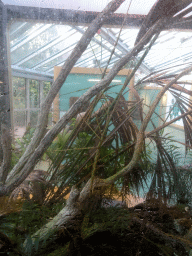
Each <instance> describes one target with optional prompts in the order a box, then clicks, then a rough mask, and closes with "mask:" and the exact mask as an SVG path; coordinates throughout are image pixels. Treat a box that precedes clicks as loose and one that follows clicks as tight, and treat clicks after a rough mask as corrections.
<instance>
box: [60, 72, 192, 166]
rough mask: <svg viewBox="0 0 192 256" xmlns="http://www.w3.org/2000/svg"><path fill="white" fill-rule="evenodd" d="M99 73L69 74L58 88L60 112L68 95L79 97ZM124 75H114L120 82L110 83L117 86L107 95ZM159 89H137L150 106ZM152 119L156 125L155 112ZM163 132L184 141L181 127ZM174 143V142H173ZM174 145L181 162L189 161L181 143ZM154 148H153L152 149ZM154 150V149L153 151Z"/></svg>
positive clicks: (126, 96) (157, 122) (161, 113)
mask: <svg viewBox="0 0 192 256" xmlns="http://www.w3.org/2000/svg"><path fill="white" fill-rule="evenodd" d="M100 78H101V76H100V75H93V74H91V75H88V74H70V75H69V76H68V78H67V80H66V82H65V85H64V86H62V88H61V90H60V113H61V116H62V114H63V113H64V112H65V111H67V110H68V109H69V98H70V97H80V96H81V95H82V94H83V93H84V92H86V91H87V90H88V89H89V88H90V87H92V86H93V85H95V84H96V83H97V82H91V81H89V79H100ZM125 78H126V77H125V76H116V77H115V78H114V80H121V81H122V82H121V83H115V82H114V83H112V84H116V85H117V84H118V86H115V87H113V88H112V89H110V91H108V93H109V95H111V96H113V97H115V96H116V94H117V93H118V92H119V90H120V89H121V87H122V84H123V82H124V81H125ZM158 92H159V90H158V89H156V90H155V89H153V90H151V89H141V90H139V94H140V96H141V98H143V99H144V103H145V104H146V105H148V106H150V105H151V104H152V102H153V100H154V99H155V97H156V96H157V94H158ZM124 96H125V99H128V92H127V93H126V94H125V95H124ZM161 104H162V103H161V102H160V103H159V104H158V106H157V107H156V110H155V111H156V113H157V114H158V115H161V116H162V117H163V111H165V108H164V109H162V108H161ZM148 109H149V108H148V107H147V106H144V112H145V113H147V111H148ZM152 121H153V122H154V124H155V126H158V125H159V124H160V123H159V117H157V115H156V114H153V116H152ZM135 123H136V125H137V126H138V127H139V126H140V122H139V121H137V120H135ZM151 130H153V126H152V124H151V123H149V125H148V126H147V131H151ZM165 133H169V134H170V135H172V136H173V137H175V139H176V140H179V141H180V142H182V143H184V132H183V131H182V129H176V128H173V127H167V128H166V129H165ZM173 144H174V143H173ZM175 145H177V146H179V147H180V149H181V155H182V157H181V163H180V164H183V163H184V162H186V163H189V162H191V157H187V159H185V150H184V146H181V144H178V143H175ZM153 150H154V149H153ZM154 152H155V151H154Z"/></svg>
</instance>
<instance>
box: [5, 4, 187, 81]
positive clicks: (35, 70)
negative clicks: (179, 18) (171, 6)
mask: <svg viewBox="0 0 192 256" xmlns="http://www.w3.org/2000/svg"><path fill="white" fill-rule="evenodd" d="M3 2H4V4H7V6H8V8H9V9H10V10H15V9H14V8H15V6H12V5H14V4H16V5H22V6H30V7H34V8H39V10H43V9H41V8H44V7H45V8H53V7H54V8H56V9H62V11H66V12H67V10H68V12H69V9H70V10H75V11H78V12H79V11H85V10H86V12H87V11H88V12H89V11H90V12H98V11H101V10H102V9H103V8H104V7H105V5H106V4H107V3H109V2H110V1H109V0H103V1H88V0H71V1H66V0H50V1H43V0H42V1H40V0H3ZM155 2H156V0H150V1H147V2H146V1H144V0H133V1H132V2H131V5H130V9H129V14H130V15H132V14H135V15H137V18H138V17H139V16H140V17H142V20H143V17H144V16H142V15H146V14H147V13H148V12H149V10H150V8H151V7H152V5H153V4H154V3H155ZM129 4H130V1H125V2H124V3H123V4H122V6H121V7H120V8H119V10H118V11H117V13H126V12H127V10H128V7H129ZM9 5H10V6H9ZM18 8H19V9H21V11H22V8H24V7H21V6H20V7H18ZM17 10H18V9H17ZM36 10H37V9H36ZM69 13H70V12H69ZM36 15H38V14H36ZM132 16H133V15H132ZM18 17H20V16H18ZM142 20H141V19H140V21H139V22H140V24H141V21H142ZM135 24H136V23H134V25H133V26H132V27H131V26H130V27H127V26H126V27H125V28H123V30H122V32H121V34H120V38H119V40H118V44H117V47H116V50H115V52H114V54H113V57H112V59H111V62H110V65H109V67H112V65H113V64H114V63H115V62H116V61H117V60H118V59H119V58H121V57H123V56H124V55H125V54H126V53H128V52H129V51H130V49H131V48H132V47H133V45H134V41H135V38H136V35H137V33H138V30H139V28H138V27H139V25H138V26H137V25H135ZM85 25H87V24H85ZM191 28H192V26H191ZM85 30H86V26H82V25H81V26H79V24H75V23H74V24H70V23H67V24H66V25H65V22H62V24H55V23H51V22H49V23H47V22H46V23H42V22H41V23H40V22H37V23H35V22H34V21H33V22H31V21H24V20H22V21H21V20H18V19H15V20H12V23H11V25H10V27H9V38H10V53H11V65H12V70H13V75H16V76H21V74H23V75H25V76H27V75H28V76H34V75H35V76H37V77H41V79H44V80H52V79H53V69H54V66H61V65H62V64H63V63H64V62H65V60H66V59H67V57H68V56H69V55H70V53H71V51H72V49H73V48H74V47H75V45H76V43H77V42H78V40H79V39H80V38H81V36H82V34H83V33H84V31H85ZM119 32H120V27H119V28H118V27H115V26H110V27H109V26H105V27H103V28H101V29H100V30H99V31H98V34H96V35H95V37H94V38H93V39H92V41H91V44H90V45H89V46H88V48H87V50H86V51H85V52H84V54H83V55H82V57H81V58H80V59H79V60H78V62H77V63H76V65H75V66H79V67H105V66H106V63H107V61H108V59H109V56H110V54H111V52H112V51H113V48H114V44H115V42H116V40H117V38H118V35H119ZM191 47H192V30H189V29H188V30H182V31H178V30H169V31H163V32H162V33H161V34H160V36H159V38H158V40H157V41H156V43H155V45H154V46H153V47H152V49H151V51H150V52H149V54H148V55H147V57H146V59H145V61H144V63H143V64H142V66H141V68H140V73H141V74H148V73H150V72H151V71H155V70H159V69H164V68H168V67H173V66H176V67H175V69H177V68H178V67H177V65H182V67H183V68H184V67H186V65H188V64H189V63H191V57H192V49H191ZM139 57H140V56H138V58H139ZM179 69H181V67H179ZM172 71H173V69H172Z"/></svg>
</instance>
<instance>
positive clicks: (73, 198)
mask: <svg viewBox="0 0 192 256" xmlns="http://www.w3.org/2000/svg"><path fill="white" fill-rule="evenodd" d="M105 186H106V184H105V183H104V182H103V181H102V180H100V179H98V178H95V180H94V182H93V183H92V181H91V179H90V180H89V181H88V182H87V184H86V185H85V186H84V188H83V189H82V191H81V192H80V190H79V189H77V188H76V187H75V186H74V187H72V189H71V193H70V196H69V199H68V200H67V203H66V206H65V207H64V208H63V209H62V210H61V211H60V212H59V213H58V214H57V215H56V216H55V217H54V218H53V219H52V220H51V221H49V222H48V223H47V224H46V225H44V226H43V227H42V228H41V229H39V230H38V231H37V232H36V233H35V234H33V235H32V245H33V246H32V248H31V247H28V245H27V244H28V241H27V240H25V242H24V248H25V251H26V253H27V255H28V254H29V252H30V251H31V252H32V255H34V254H35V243H36V242H37V241H38V243H39V247H38V253H39V250H41V249H43V248H45V247H46V246H48V244H49V243H51V242H53V241H54V239H56V238H57V236H53V235H54V234H59V233H61V232H62V241H63V242H64V243H67V242H68V241H70V240H72V246H71V247H75V250H74V251H76V250H77V249H78V245H77V244H78V243H77V241H78V240H79V239H80V235H79V234H80V228H81V223H82V220H83V216H84V213H85V212H87V210H88V209H89V208H90V207H91V206H92V205H94V204H95V200H94V199H96V198H97V197H98V195H100V193H101V190H102V189H103V188H105ZM93 190H94V193H92V191H93ZM73 249H74V248H73ZM76 255H77V254H76Z"/></svg>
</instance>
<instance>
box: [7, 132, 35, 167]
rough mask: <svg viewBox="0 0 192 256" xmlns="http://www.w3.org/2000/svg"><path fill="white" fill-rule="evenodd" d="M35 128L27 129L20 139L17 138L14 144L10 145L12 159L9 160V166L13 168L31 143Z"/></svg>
mask: <svg viewBox="0 0 192 256" xmlns="http://www.w3.org/2000/svg"><path fill="white" fill-rule="evenodd" d="M34 131H35V128H29V129H28V131H27V132H26V134H25V135H24V136H23V137H22V138H17V139H16V140H15V144H13V145H12V148H13V151H12V159H11V166H12V167H13V166H14V165H15V164H16V163H17V162H18V161H19V159H20V158H21V156H22V155H23V153H24V152H25V150H26V147H27V146H28V145H29V143H30V142H31V139H32V137H33V134H34Z"/></svg>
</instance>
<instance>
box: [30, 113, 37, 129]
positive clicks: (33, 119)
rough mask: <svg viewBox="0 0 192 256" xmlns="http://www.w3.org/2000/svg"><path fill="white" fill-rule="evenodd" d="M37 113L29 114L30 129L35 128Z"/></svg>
mask: <svg viewBox="0 0 192 256" xmlns="http://www.w3.org/2000/svg"><path fill="white" fill-rule="evenodd" d="M38 113H39V111H31V112H30V125H31V127H35V126H36V124H37V119H38Z"/></svg>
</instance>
